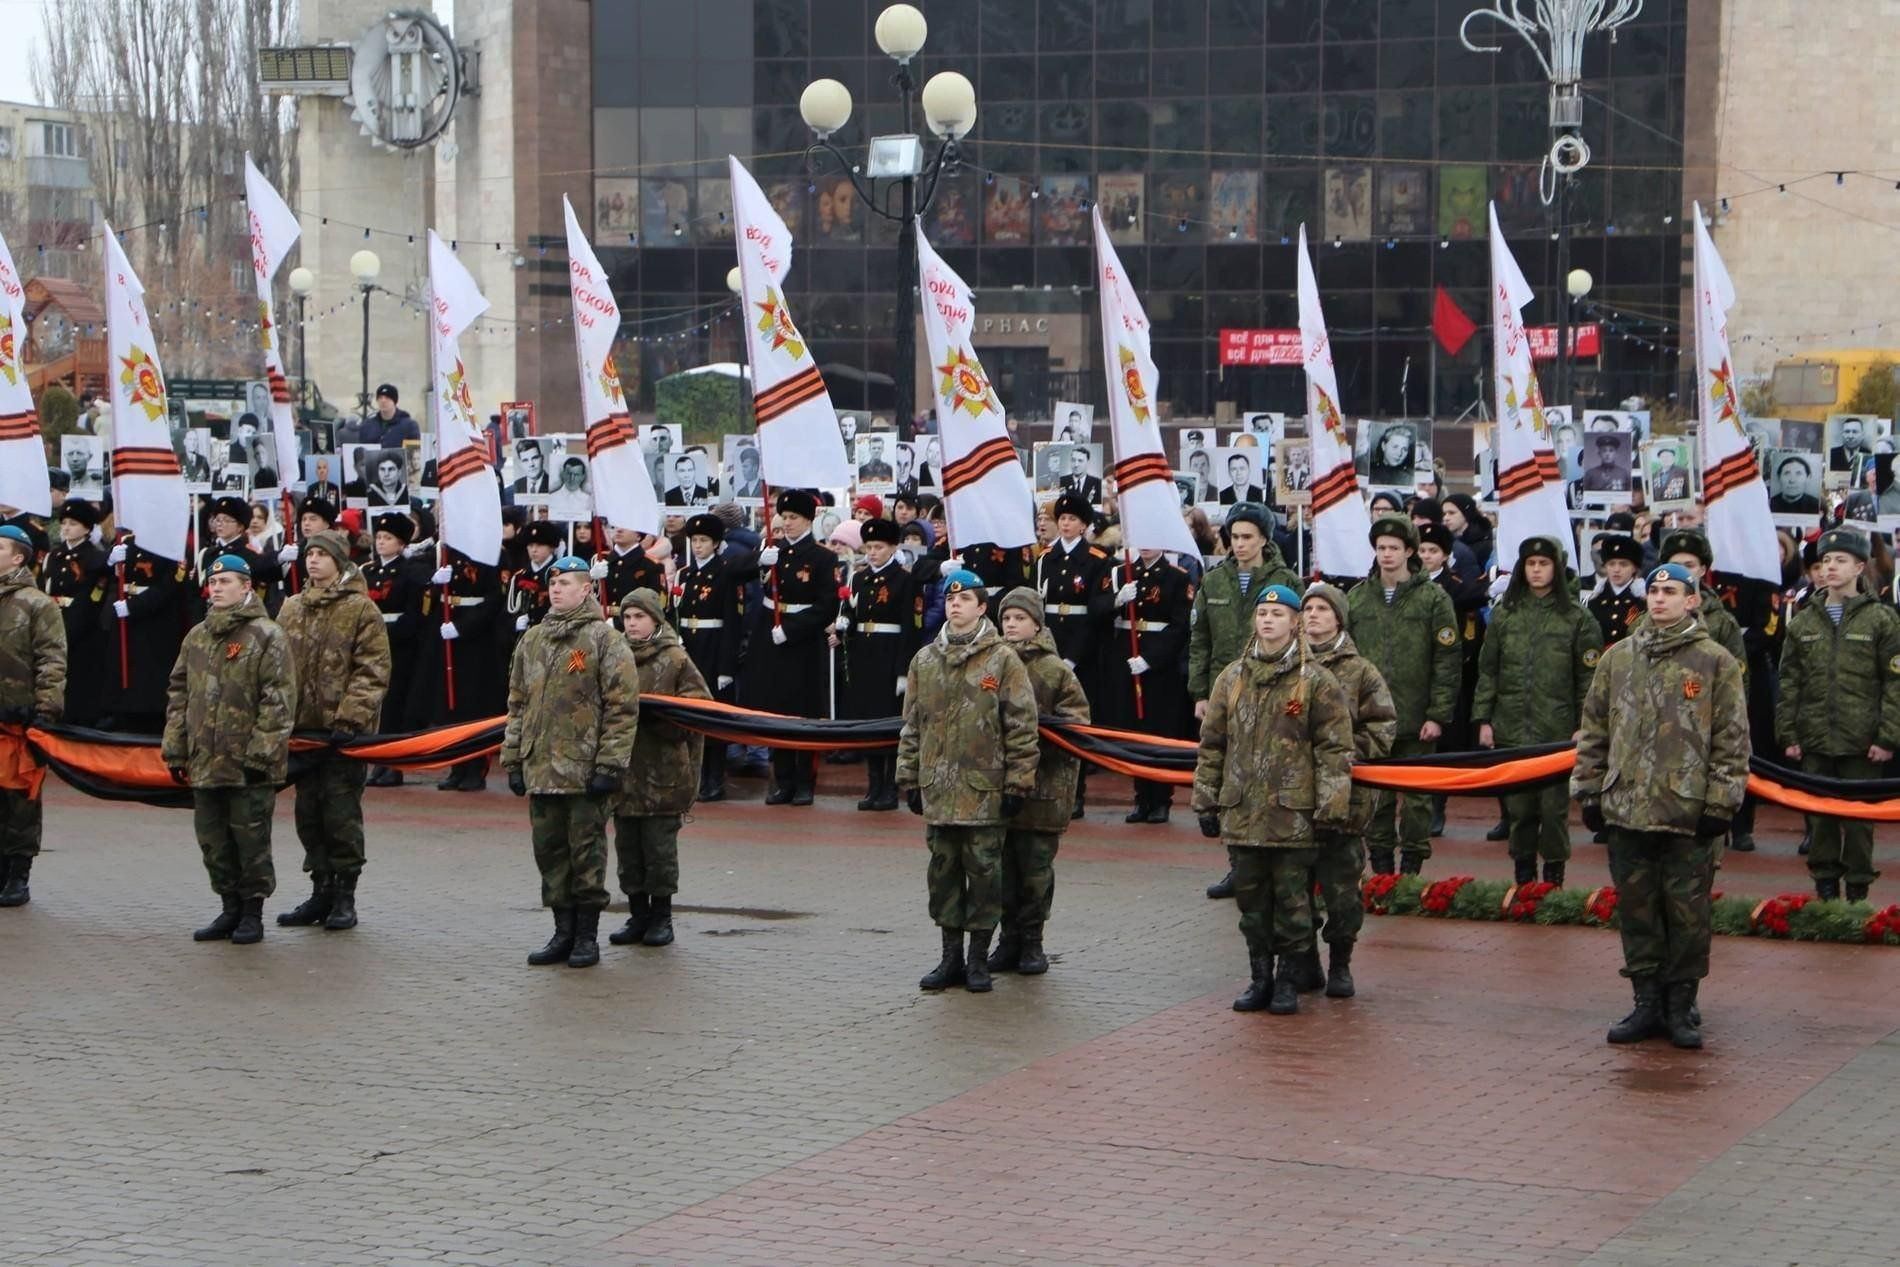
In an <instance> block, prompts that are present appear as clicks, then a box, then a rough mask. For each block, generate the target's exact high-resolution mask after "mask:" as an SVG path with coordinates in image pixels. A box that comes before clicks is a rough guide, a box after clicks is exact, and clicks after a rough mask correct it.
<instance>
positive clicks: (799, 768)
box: [792, 752, 818, 805]
mask: <svg viewBox="0 0 1900 1267" xmlns="http://www.w3.org/2000/svg"><path fill="white" fill-rule="evenodd" d="M817 791H818V761H817V758H815V757H814V756H812V754H811V753H809V752H801V753H798V754H796V755H795V756H794V757H793V758H792V804H794V805H810V804H811V802H812V797H813V795H814V794H815V793H816V792H817Z"/></svg>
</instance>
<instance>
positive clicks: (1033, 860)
mask: <svg viewBox="0 0 1900 1267" xmlns="http://www.w3.org/2000/svg"><path fill="white" fill-rule="evenodd" d="M1061 844H1062V836H1061V834H1060V833H1059V832H1053V831H1020V830H1018V829H1016V828H1013V827H1012V828H1010V829H1009V830H1008V831H1007V832H1005V833H1004V835H1003V926H1004V927H1005V928H1022V927H1023V926H1025V925H1028V924H1035V925H1042V924H1046V923H1048V922H1049V909H1050V907H1052V906H1053V905H1054V904H1055V900H1056V849H1057V848H1058V847H1060V846H1061Z"/></svg>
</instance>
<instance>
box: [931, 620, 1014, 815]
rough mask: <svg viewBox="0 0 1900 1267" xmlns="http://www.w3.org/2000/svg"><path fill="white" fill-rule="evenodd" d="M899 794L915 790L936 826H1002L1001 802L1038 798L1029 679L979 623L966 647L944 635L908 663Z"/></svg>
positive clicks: (991, 627)
mask: <svg viewBox="0 0 1900 1267" xmlns="http://www.w3.org/2000/svg"><path fill="white" fill-rule="evenodd" d="M908 683H909V685H908V686H906V688H905V692H904V729H903V731H902V732H901V733H900V734H899V736H898V740H897V785H898V786H899V787H901V788H913V787H914V788H921V789H922V790H923V794H924V821H925V822H927V823H929V824H930V825H931V826H933V827H947V826H974V827H983V826H998V825H1000V824H1001V823H1002V822H1003V794H1004V793H1005V792H1009V793H1012V794H1014V795H1016V796H1020V797H1022V798H1023V799H1024V800H1027V799H1028V798H1029V797H1030V796H1032V795H1034V793H1035V790H1036V764H1037V761H1036V758H1037V729H1036V693H1035V690H1034V688H1033V687H1031V686H1030V684H1029V671H1028V670H1027V669H1025V668H1024V667H1023V662H1022V661H1021V660H1019V659H1018V658H1017V657H1016V653H1015V652H1014V651H1012V650H1010V648H1009V644H1008V643H1007V642H1004V641H1003V637H1002V635H1001V634H999V633H997V632H996V627H995V626H994V625H992V624H990V622H989V621H988V620H984V621H983V622H982V623H981V624H979V625H978V626H977V628H976V633H975V634H974V635H973V636H972V637H969V638H965V639H958V638H953V637H951V634H950V626H949V625H947V624H946V625H945V626H944V627H943V628H942V629H940V630H938V631H937V637H936V638H935V640H933V641H932V642H930V643H929V644H928V645H926V646H925V647H924V648H923V649H922V650H921V651H919V652H918V653H917V654H916V656H914V657H913V658H912V659H911V662H910V673H909V675H908Z"/></svg>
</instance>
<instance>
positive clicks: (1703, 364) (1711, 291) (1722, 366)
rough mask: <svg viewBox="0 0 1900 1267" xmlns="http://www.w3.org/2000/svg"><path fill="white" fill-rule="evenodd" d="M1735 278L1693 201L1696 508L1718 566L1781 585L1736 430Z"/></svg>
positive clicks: (1761, 490) (1755, 483) (1769, 530)
mask: <svg viewBox="0 0 1900 1267" xmlns="http://www.w3.org/2000/svg"><path fill="white" fill-rule="evenodd" d="M1734 306H1735V283H1734V282H1732V281H1730V280H1729V275H1728V268H1727V266H1725V265H1724V264H1723V263H1722V256H1721V255H1720V254H1719V253H1718V252H1717V251H1716V249H1715V243H1714V242H1713V241H1712V240H1711V239H1710V238H1709V226H1708V225H1707V224H1705V223H1704V222H1703V220H1702V204H1701V203H1697V204H1695V378H1696V388H1697V390H1696V401H1697V406H1696V413H1697V417H1698V419H1699V421H1700V426H1699V427H1698V428H1697V433H1698V435H1699V437H1700V439H1701V441H1702V445H1701V447H1702V513H1703V526H1704V529H1705V530H1706V531H1707V532H1708V534H1709V548H1710V550H1712V551H1713V552H1714V554H1715V566H1716V569H1717V570H1718V571H1721V572H1727V573H1731V574H1733V575H1736V576H1747V577H1752V578H1754V579H1755V580H1758V581H1767V582H1769V583H1770V584H1772V585H1779V584H1781V551H1780V549H1779V548H1778V546H1777V545H1776V542H1775V523H1774V520H1772V519H1770V518H1769V517H1768V489H1767V487H1766V486H1765V485H1764V484H1763V483H1762V481H1761V471H1760V470H1759V469H1757V468H1756V466H1755V454H1754V450H1753V449H1751V448H1750V447H1749V443H1748V434H1747V433H1746V432H1745V431H1744V430H1743V429H1742V399H1741V395H1740V389H1739V388H1738V387H1737V385H1736V382H1735V363H1734V361H1732V360H1731V359H1730V357H1729V346H1728V310H1729V309H1730V308H1732V307H1734Z"/></svg>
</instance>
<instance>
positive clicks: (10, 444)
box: [0, 238, 53, 516]
mask: <svg viewBox="0 0 1900 1267" xmlns="http://www.w3.org/2000/svg"><path fill="white" fill-rule="evenodd" d="M0 506H7V507H11V508H12V509H14V510H16V511H24V512H25V513H26V514H29V515H42V516H44V515H50V514H52V513H53V492H52V485H51V483H50V482H49V481H48V479H47V475H46V446H45V445H44V444H43V443H42V442H41V440H40V417H39V414H38V413H37V412H36V411H35V410H34V408H33V390H32V388H30V387H28V386H27V385H26V286H25V285H24V284H23V283H22V282H21V281H20V274H19V273H18V272H16V271H14V267H13V255H12V253H11V252H9V251H8V250H7V242H6V239H5V238H0Z"/></svg>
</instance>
